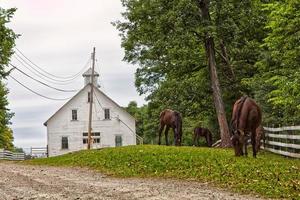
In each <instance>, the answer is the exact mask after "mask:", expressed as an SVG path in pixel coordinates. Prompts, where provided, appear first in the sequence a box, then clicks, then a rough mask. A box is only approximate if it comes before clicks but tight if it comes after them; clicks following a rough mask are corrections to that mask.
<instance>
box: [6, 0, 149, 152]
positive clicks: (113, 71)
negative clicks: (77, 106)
mask: <svg viewBox="0 0 300 200" xmlns="http://www.w3.org/2000/svg"><path fill="white" fill-rule="evenodd" d="M0 2H1V7H3V8H11V7H16V8H17V9H18V10H17V11H16V13H15V15H14V17H13V19H12V22H11V23H10V24H9V27H11V28H12V29H13V30H14V31H15V32H16V33H18V34H20V35H21V36H20V37H19V38H18V39H17V40H16V46H17V48H18V49H19V50H20V51H22V52H23V53H24V54H25V55H26V56H27V57H28V58H29V59H30V60H32V61H33V62H34V63H36V64H38V65H39V66H40V67H42V68H43V69H45V70H46V71H48V72H50V73H53V74H56V75H58V76H68V75H73V74H76V73H77V72H78V71H80V69H82V67H83V66H84V65H85V64H86V62H87V60H88V58H89V57H90V55H91V52H92V48H93V47H96V58H97V60H98V66H99V68H100V79H101V82H100V83H101V86H102V87H101V89H102V90H103V91H104V92H105V93H106V94H107V95H108V96H110V97H111V98H112V99H113V100H115V101H116V102H117V103H119V104H120V105H121V106H126V105H127V104H128V102H129V101H131V100H135V101H137V102H138V104H139V105H142V104H143V103H145V102H144V100H143V97H140V96H138V94H137V92H136V89H135V87H134V72H135V69H136V68H135V67H134V66H132V65H129V64H127V63H125V62H123V61H122V58H123V55H124V52H123V49H122V48H121V40H120V37H119V36H118V31H117V30H116V29H115V27H113V26H112V25H111V22H113V21H116V20H119V19H122V18H121V14H120V13H121V11H122V9H123V8H122V5H121V2H120V0H109V1H99V0H88V1H83V0H77V1H74V0H43V1H41V0H26V1H21V0H5V1H3V0H0ZM12 63H13V64H15V65H17V66H19V68H21V69H22V70H24V71H26V72H28V70H26V68H24V67H23V66H22V65H21V64H20V63H19V62H18V61H17V60H16V59H14V58H13V59H12ZM99 68H96V70H97V71H99ZM28 73H29V74H30V72H28ZM31 75H33V74H32V73H31ZM12 76H14V77H15V78H17V79H18V80H20V82H22V83H23V84H25V85H27V86H29V87H30V88H31V89H33V90H35V91H37V92H39V93H41V94H43V95H46V96H49V97H53V98H64V97H69V96H73V95H74V93H60V92H58V91H55V90H51V89H48V88H46V87H43V86H42V85H39V84H38V83H36V82H34V81H32V80H30V79H28V78H26V77H24V75H22V74H20V73H18V72H17V71H14V72H12ZM33 76H34V75H33ZM35 77H36V76H35ZM7 84H8V88H9V91H10V94H9V95H8V99H9V104H10V105H9V107H10V109H11V110H12V112H14V113H15V116H14V117H13V119H12V123H13V124H12V129H13V131H14V138H15V140H14V144H15V145H16V146H18V147H23V148H29V147H43V146H46V142H47V141H46V127H45V126H43V123H44V122H45V121H46V120H47V119H48V118H49V117H50V116H51V115H52V114H53V113H54V112H55V111H57V110H58V109H59V108H60V107H61V106H62V105H63V104H64V103H65V101H51V100H47V99H44V98H42V97H39V96H37V95H35V94H32V93H30V92H29V91H27V90H26V89H24V88H23V87H22V86H20V85H18V84H17V83H16V82H14V81H13V80H11V79H10V78H8V81H7ZM57 87H59V86H57ZM82 87H83V78H82V76H80V77H78V78H77V79H76V81H75V82H74V83H73V84H72V85H69V86H63V88H65V89H74V88H75V89H80V88H82Z"/></svg>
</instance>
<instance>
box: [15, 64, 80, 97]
mask: <svg viewBox="0 0 300 200" xmlns="http://www.w3.org/2000/svg"><path fill="white" fill-rule="evenodd" d="M9 65H11V66H12V67H13V68H14V69H16V70H18V71H19V72H21V73H22V74H24V75H25V76H27V77H29V78H31V79H32V80H34V81H36V82H38V83H40V84H42V85H45V86H47V87H49V88H51V89H54V90H57V91H60V92H77V91H78V90H65V89H60V88H56V87H53V86H51V85H48V84H46V83H44V82H42V81H40V80H38V79H36V78H33V77H32V76H30V75H28V74H26V73H25V72H24V71H22V70H20V69H19V68H18V67H17V66H15V65H13V64H11V63H9Z"/></svg>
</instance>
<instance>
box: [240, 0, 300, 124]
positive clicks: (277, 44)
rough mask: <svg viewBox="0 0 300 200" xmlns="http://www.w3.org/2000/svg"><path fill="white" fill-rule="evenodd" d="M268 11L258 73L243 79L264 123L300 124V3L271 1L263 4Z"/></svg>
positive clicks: (287, 0)
mask: <svg viewBox="0 0 300 200" xmlns="http://www.w3.org/2000/svg"><path fill="white" fill-rule="evenodd" d="M263 9H264V11H265V12H267V13H269V14H268V17H267V24H266V27H265V28H266V29H265V31H266V32H267V36H266V37H265V39H264V41H263V43H262V45H261V49H262V53H261V56H260V60H259V61H258V62H257V63H256V67H257V69H258V71H259V73H258V74H257V75H256V76H254V77H253V78H251V79H250V80H247V79H245V82H246V83H248V84H249V85H250V86H251V87H252V88H253V90H256V94H255V95H256V99H257V100H258V101H259V103H260V104H261V105H262V106H263V110H264V122H265V123H266V124H276V125H279V124H284V125H293V124H299V123H300V85H299V81H300V65H299V64H300V31H299V27H300V14H299V9H300V2H299V1H297V0H291V1H289V0H285V1H272V3H268V4H264V7H263Z"/></svg>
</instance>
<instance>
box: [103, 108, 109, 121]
mask: <svg viewBox="0 0 300 200" xmlns="http://www.w3.org/2000/svg"><path fill="white" fill-rule="evenodd" d="M104 119H110V112H109V109H108V108H105V109H104Z"/></svg>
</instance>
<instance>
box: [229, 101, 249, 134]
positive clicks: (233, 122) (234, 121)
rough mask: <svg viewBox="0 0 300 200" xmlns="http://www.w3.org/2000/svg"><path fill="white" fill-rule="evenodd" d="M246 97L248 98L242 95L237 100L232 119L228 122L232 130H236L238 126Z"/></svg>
mask: <svg viewBox="0 0 300 200" xmlns="http://www.w3.org/2000/svg"><path fill="white" fill-rule="evenodd" d="M247 98H248V97H247V96H243V97H241V98H240V99H239V101H238V102H237V110H236V113H234V117H233V119H232V120H231V123H230V125H231V129H232V130H237V129H238V127H239V119H240V115H241V112H242V108H243V105H244V103H245V101H246V99H247Z"/></svg>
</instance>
